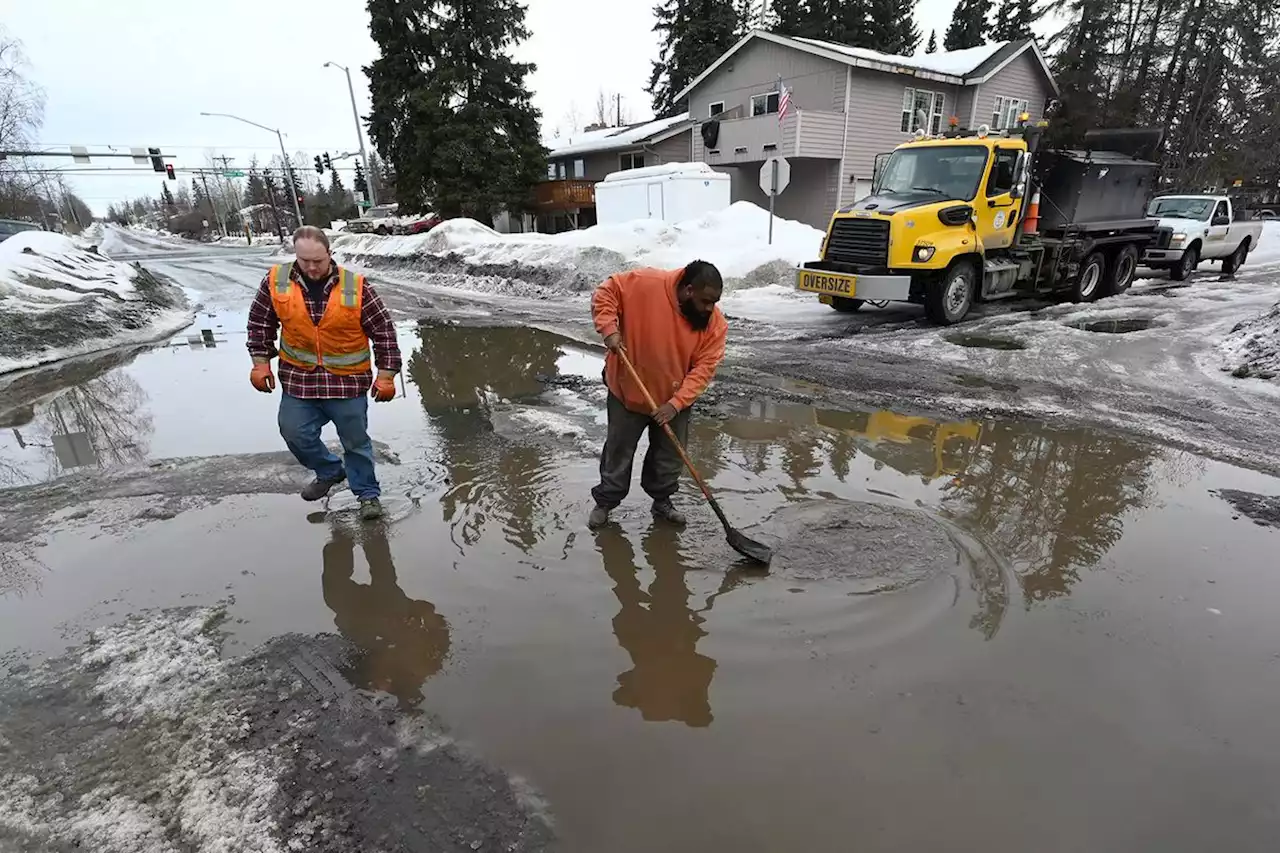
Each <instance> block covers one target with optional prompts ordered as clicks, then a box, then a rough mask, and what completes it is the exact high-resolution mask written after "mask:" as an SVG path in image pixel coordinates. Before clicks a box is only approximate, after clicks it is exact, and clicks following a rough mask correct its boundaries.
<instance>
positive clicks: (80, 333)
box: [0, 231, 190, 373]
mask: <svg viewBox="0 0 1280 853" xmlns="http://www.w3.org/2000/svg"><path fill="white" fill-rule="evenodd" d="M110 234H111V232H108V236H110ZM189 321H190V313H189V312H188V311H187V309H186V306H185V300H184V299H183V297H182V294H181V293H180V292H179V291H178V290H177V289H176V288H174V287H172V286H170V285H168V284H165V283H163V282H161V281H159V280H158V279H156V278H154V277H153V276H151V275H150V274H148V273H145V272H142V271H140V270H138V269H137V268H135V267H133V266H130V265H129V264H126V263H121V262H119V261H114V260H111V259H110V258H107V257H104V256H102V255H100V254H95V253H93V252H90V251H88V249H86V248H83V247H82V246H81V245H77V243H75V242H73V241H72V240H71V239H70V238H69V237H66V236H64V235H61V234H54V233H50V232H44V231H30V232H24V233H21V234H16V235H14V236H13V237H10V238H9V239H8V240H5V241H4V242H3V243H0V373H6V372H8V371H11V370H19V369H22V368H25V367H31V366H34V365H37V364H44V363H47V362H52V361H59V360H61V359H64V358H69V357H71V356H75V355H81V354H84V353H87V352H94V351H96V350H101V349H108V348H110V347H114V346H120V345H125V344H136V343H142V342H145V341H147V340H153V339H155V338H157V337H161V336H163V335H166V334H169V333H170V332H173V331H177V330H178V329H180V328H182V327H183V326H185V325H186V324H187V323H188V322H189Z"/></svg>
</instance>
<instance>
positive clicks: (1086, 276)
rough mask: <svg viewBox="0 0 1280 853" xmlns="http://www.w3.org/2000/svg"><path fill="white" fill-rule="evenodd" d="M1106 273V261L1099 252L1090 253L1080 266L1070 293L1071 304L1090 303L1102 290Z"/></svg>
mask: <svg viewBox="0 0 1280 853" xmlns="http://www.w3.org/2000/svg"><path fill="white" fill-rule="evenodd" d="M1106 272H1107V259H1106V256H1105V255H1103V254H1102V253H1101V252H1092V253H1091V254H1090V255H1089V256H1088V257H1087V258H1085V259H1084V263H1083V264H1081V265H1080V274H1079V275H1078V276H1076V283H1075V287H1074V288H1073V289H1072V291H1071V300H1072V301H1073V302H1092V301H1093V300H1095V299H1097V298H1098V292H1099V291H1100V290H1101V289H1102V281H1103V276H1105V275H1106Z"/></svg>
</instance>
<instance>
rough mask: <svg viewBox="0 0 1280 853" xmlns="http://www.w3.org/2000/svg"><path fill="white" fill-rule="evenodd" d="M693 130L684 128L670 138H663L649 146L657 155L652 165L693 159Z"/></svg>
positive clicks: (685, 161)
mask: <svg viewBox="0 0 1280 853" xmlns="http://www.w3.org/2000/svg"><path fill="white" fill-rule="evenodd" d="M692 134H693V131H690V130H685V131H682V132H680V133H677V134H676V135H675V136H673V137H671V138H670V139H664V140H662V141H661V142H659V143H657V144H656V145H651V146H649V148H650V150H651V151H653V153H654V154H656V155H657V157H658V160H657V163H655V164H654V165H661V164H663V163H688V162H690V161H691V160H692V159H693V147H692V146H693V142H692V140H693V136H692Z"/></svg>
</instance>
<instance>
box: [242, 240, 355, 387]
mask: <svg viewBox="0 0 1280 853" xmlns="http://www.w3.org/2000/svg"><path fill="white" fill-rule="evenodd" d="M292 267H293V265H292V264H283V265H277V266H273V267H272V268H271V272H269V273H268V274H267V283H268V287H269V288H270V289H271V302H272V304H273V305H274V306H275V309H276V316H277V317H279V318H280V360H281V361H283V362H287V363H288V364H292V365H293V366H294V367H299V368H301V369H303V370H315V369H316V368H317V367H322V368H324V369H325V370H327V371H329V372H330V373H332V374H335V375H337V376H352V375H355V374H358V373H364V372H366V371H368V370H370V369H371V368H372V362H371V356H370V353H369V338H368V336H367V335H365V333H364V327H363V326H361V325H360V308H361V304H362V302H363V300H364V276H362V275H357V274H356V273H353V272H351V271H350V270H345V269H343V268H342V267H338V283H337V285H335V286H334V288H333V290H331V291H330V292H329V304H328V305H326V306H325V309H324V314H323V315H322V316H321V317H320V325H319V326H317V325H316V324H315V323H313V322H312V321H311V312H310V311H308V310H307V304H306V302H304V301H303V299H302V286H301V285H299V284H298V283H297V282H295V281H293V280H292V278H291V277H290V275H289V274H290V271H291V269H292Z"/></svg>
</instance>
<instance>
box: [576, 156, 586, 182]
mask: <svg viewBox="0 0 1280 853" xmlns="http://www.w3.org/2000/svg"><path fill="white" fill-rule="evenodd" d="M573 176H574V177H575V178H576V179H578V180H582V179H583V178H585V177H586V176H587V161H585V160H582V159H578V160H574V161H573Z"/></svg>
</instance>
